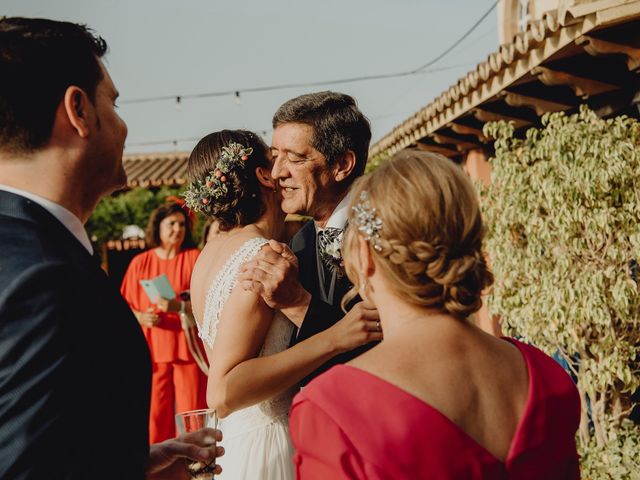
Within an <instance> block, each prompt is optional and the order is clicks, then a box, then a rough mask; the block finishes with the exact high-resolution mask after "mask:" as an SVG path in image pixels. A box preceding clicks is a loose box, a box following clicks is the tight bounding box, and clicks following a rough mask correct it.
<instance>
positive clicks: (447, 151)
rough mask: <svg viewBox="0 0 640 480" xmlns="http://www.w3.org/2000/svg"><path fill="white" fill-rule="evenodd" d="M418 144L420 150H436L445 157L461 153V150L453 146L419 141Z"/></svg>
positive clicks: (435, 151)
mask: <svg viewBox="0 0 640 480" xmlns="http://www.w3.org/2000/svg"><path fill="white" fill-rule="evenodd" d="M416 146H417V147H418V148H419V149H420V150H424V151H425V152H434V153H439V154H441V155H444V156H445V157H455V156H458V155H460V152H458V151H457V150H453V149H451V148H446V147H441V146H439V145H431V144H428V143H423V142H418V143H417V144H416Z"/></svg>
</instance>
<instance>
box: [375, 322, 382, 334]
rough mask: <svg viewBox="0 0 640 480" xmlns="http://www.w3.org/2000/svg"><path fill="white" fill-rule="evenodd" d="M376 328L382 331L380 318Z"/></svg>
mask: <svg viewBox="0 0 640 480" xmlns="http://www.w3.org/2000/svg"><path fill="white" fill-rule="evenodd" d="M376 330H377V331H378V332H381V331H382V328H381V327H380V320H378V321H377V322H376Z"/></svg>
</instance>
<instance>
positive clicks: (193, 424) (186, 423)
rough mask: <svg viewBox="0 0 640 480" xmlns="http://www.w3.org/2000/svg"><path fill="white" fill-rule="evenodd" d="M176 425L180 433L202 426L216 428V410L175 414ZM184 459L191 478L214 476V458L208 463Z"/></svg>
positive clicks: (202, 478) (209, 479)
mask: <svg viewBox="0 0 640 480" xmlns="http://www.w3.org/2000/svg"><path fill="white" fill-rule="evenodd" d="M176 426H177V427H178V433H179V434H180V435H184V434H185V433H190V432H195V431H197V430H200V429H202V428H214V429H216V428H218V416H217V415H216V411H215V410H213V409H210V408H205V409H202V410H191V411H188V412H182V413H178V414H177V415H176ZM214 448H215V443H214ZM185 460H186V462H187V470H188V471H189V474H190V475H191V478H195V479H197V480H211V479H213V478H214V474H213V470H214V469H215V467H216V460H215V458H214V459H213V460H211V461H210V462H208V463H205V462H200V461H197V460H191V459H188V458H187V459H185Z"/></svg>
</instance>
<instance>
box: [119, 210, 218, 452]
mask: <svg viewBox="0 0 640 480" xmlns="http://www.w3.org/2000/svg"><path fill="white" fill-rule="evenodd" d="M147 246H149V247H151V248H150V249H149V250H147V251H146V252H143V253H141V254H139V255H137V256H136V257H134V258H133V260H132V261H131V264H130V265H129V268H128V269H127V273H126V274H125V276H124V280H123V281H122V286H121V288H120V291H121V293H122V296H123V297H124V298H125V299H126V300H127V302H128V303H129V306H130V307H131V309H132V310H133V313H134V314H135V315H136V318H137V319H138V321H139V322H140V324H141V325H142V327H143V331H144V335H145V337H146V339H147V343H148V345H149V350H150V351H151V360H152V362H153V364H152V365H153V377H152V382H151V412H150V418H149V437H150V442H151V443H158V442H162V441H164V440H167V439H168V438H174V437H175V436H176V431H175V420H174V415H175V413H176V412H184V411H187V410H195V409H199V408H206V407H207V402H206V385H207V377H206V376H205V375H204V373H203V372H201V371H200V368H199V367H198V364H197V362H196V360H195V359H194V357H193V355H192V353H191V351H190V349H189V343H190V342H189V339H187V337H186V335H185V331H184V330H183V327H182V321H181V318H180V317H181V315H180V312H181V311H182V312H183V313H186V314H190V313H191V302H189V301H182V300H181V299H180V298H179V297H176V298H175V299H174V300H171V301H166V300H162V299H158V301H157V302H156V303H152V302H151V300H150V299H149V297H147V295H146V294H145V292H144V290H143V288H142V286H141V285H140V280H148V279H152V278H155V277H157V276H159V275H162V274H165V275H166V276H167V278H168V279H169V283H170V284H171V286H172V287H173V290H174V291H175V292H176V294H180V293H182V292H186V291H188V290H189V285H190V282H191V273H192V272H193V267H194V265H195V263H196V259H197V258H198V253H199V251H198V249H196V248H194V243H193V240H192V238H191V227H190V221H189V217H188V216H187V215H186V214H185V212H184V210H183V209H182V207H181V205H179V204H177V203H168V204H166V205H163V206H161V207H159V208H157V209H156V210H154V212H153V213H152V214H151V217H150V219H149V225H148V226H147ZM199 342H200V340H199V339H198V338H197V336H194V337H193V338H192V339H191V343H192V345H193V344H195V348H198V347H200V345H198V344H199ZM192 348H193V347H192ZM201 351H202V350H201Z"/></svg>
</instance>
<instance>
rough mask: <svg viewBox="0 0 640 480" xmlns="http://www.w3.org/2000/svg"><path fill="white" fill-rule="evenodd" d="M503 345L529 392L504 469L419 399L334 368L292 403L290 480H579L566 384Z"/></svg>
mask: <svg viewBox="0 0 640 480" xmlns="http://www.w3.org/2000/svg"><path fill="white" fill-rule="evenodd" d="M507 340H508V341H510V342H511V343H513V344H514V345H516V346H517V347H518V348H519V349H520V351H521V353H522V355H523V356H524V358H525V361H526V364H527V367H528V370H529V394H528V399H527V405H526V407H525V411H524V414H523V416H522V418H521V420H520V423H519V425H518V427H517V429H516V432H515V435H514V438H513V441H512V443H511V448H510V450H509V454H508V457H507V460H506V462H502V461H500V460H498V459H496V458H495V457H494V456H493V455H491V454H490V453H489V452H488V451H487V450H486V449H485V448H483V447H482V446H481V445H479V444H478V443H477V442H476V441H474V440H473V439H472V438H471V437H470V436H468V435H467V434H466V433H465V432H464V431H462V430H461V429H460V428H459V427H458V426H456V425H455V424H454V423H453V422H452V421H450V420H449V419H448V418H447V417H445V416H444V415H442V414H441V413H440V412H439V411H437V410H436V409H434V408H433V407H431V406H429V405H428V404H427V403H425V402H423V401H422V400H419V399H418V398H416V397H414V396H413V395H411V394H409V393H407V392H406V391H404V390H401V389H399V388H398V387H396V386H394V385H392V384H390V383H388V382H387V381H385V380H382V379H381V378H379V377H377V376H375V375H372V374H370V373H367V372H365V371H363V370H361V369H357V368H353V367H350V366H348V365H339V366H336V367H334V368H332V369H331V370H330V371H328V372H327V373H325V374H324V375H321V376H320V377H318V378H317V379H316V380H315V381H314V382H312V383H311V384H310V385H309V386H308V387H306V388H305V389H304V390H303V391H302V392H301V393H300V394H298V395H297V397H296V398H295V399H294V402H293V406H292V408H291V420H290V423H291V437H292V439H293V444H294V447H295V449H296V454H295V457H294V463H295V469H296V478H299V479H302V480H310V479H323V480H324V479H328V478H331V479H343V478H349V479H368V480H374V479H393V480H399V479H461V480H462V479H465V480H469V479H472V480H473V479H478V480H479V479H507V478H508V479H510V480H516V479H517V480H525V479H526V480H529V479H531V480H534V479H535V480H541V479H545V480H556V479H558V480H559V479H578V478H580V473H579V467H578V455H577V453H576V445H575V433H576V430H577V428H578V423H579V420H580V399H579V396H578V393H577V390H576V388H575V385H574V384H573V382H572V381H571V379H570V377H569V376H568V375H567V374H566V373H565V372H564V370H562V368H561V367H560V366H559V365H558V364H557V363H556V362H555V361H554V360H552V359H551V358H549V357H548V356H547V355H545V354H544V353H542V352H541V351H540V350H538V349H537V348H535V347H532V346H529V345H525V344H523V343H520V342H518V341H516V340H511V339H507Z"/></svg>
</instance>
